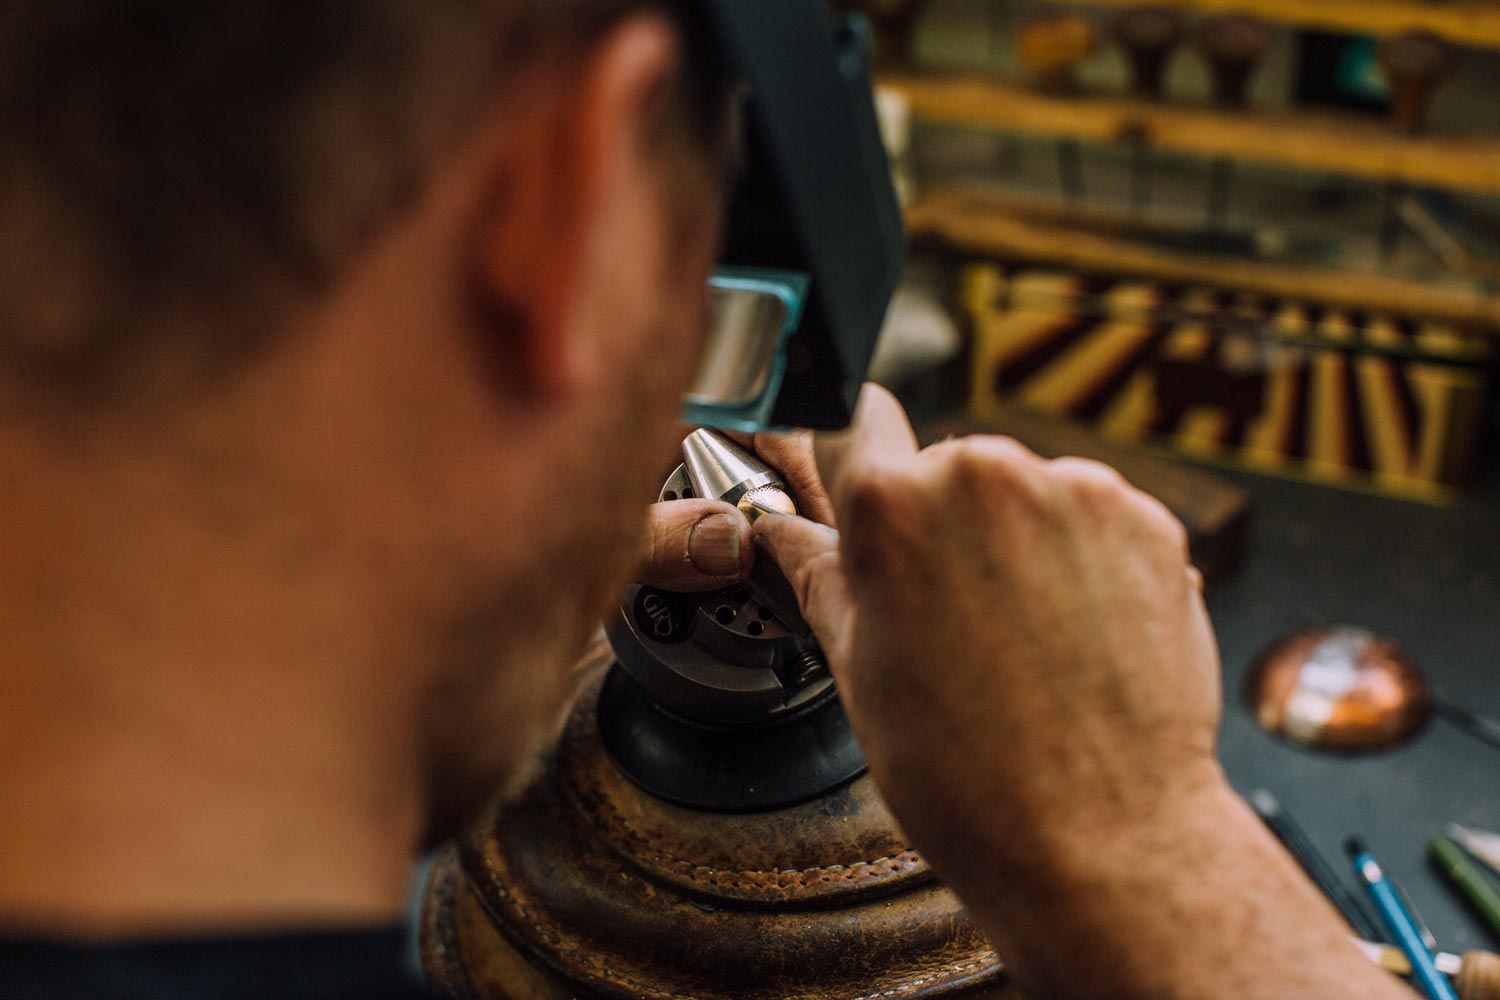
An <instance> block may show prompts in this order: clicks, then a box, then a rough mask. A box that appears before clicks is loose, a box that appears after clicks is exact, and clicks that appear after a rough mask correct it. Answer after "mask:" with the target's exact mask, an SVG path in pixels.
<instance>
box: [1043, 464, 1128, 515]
mask: <svg viewBox="0 0 1500 1000" xmlns="http://www.w3.org/2000/svg"><path fill="white" fill-rule="evenodd" d="M1048 471H1049V473H1050V474H1051V475H1052V477H1053V479H1054V480H1055V481H1056V482H1057V483H1058V484H1059V485H1060V486H1061V487H1062V488H1063V489H1065V490H1066V491H1067V492H1068V494H1069V495H1070V496H1071V497H1073V498H1074V499H1076V500H1079V501H1083V502H1085V503H1089V504H1092V505H1103V506H1113V505H1118V504H1123V503H1125V502H1126V500H1127V499H1128V498H1129V497H1130V496H1131V495H1132V494H1134V493H1135V492H1136V489H1135V487H1133V486H1131V485H1130V484H1129V483H1128V482H1126V481H1125V477H1124V476H1122V475H1120V473H1119V471H1118V470H1117V469H1114V468H1112V467H1110V466H1108V465H1105V464H1104V463H1103V462H1095V461H1093V460H1092V459H1087V458H1059V459H1056V460H1054V461H1053V462H1052V463H1051V464H1050V466H1049V468H1048Z"/></svg>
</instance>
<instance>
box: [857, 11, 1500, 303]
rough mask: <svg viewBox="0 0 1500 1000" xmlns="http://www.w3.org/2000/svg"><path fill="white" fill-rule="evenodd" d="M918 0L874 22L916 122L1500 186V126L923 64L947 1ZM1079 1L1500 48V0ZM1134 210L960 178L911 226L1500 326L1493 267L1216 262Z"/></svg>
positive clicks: (1085, 264) (915, 201)
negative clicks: (1434, 126)
mask: <svg viewBox="0 0 1500 1000" xmlns="http://www.w3.org/2000/svg"><path fill="white" fill-rule="evenodd" d="M995 2H1004V0H995ZM877 6H878V5H877ZM885 6H886V7H887V8H890V7H892V6H897V7H899V6H902V5H900V4H895V5H892V4H889V3H887V4H886V5H885ZM905 6H906V7H907V8H908V13H907V16H906V17H905V18H904V19H902V18H897V19H895V20H894V21H892V20H890V19H888V20H887V21H886V22H885V23H884V24H882V22H881V20H880V18H879V16H877V17H876V22H877V28H880V27H887V29H888V30H889V26H890V25H892V24H894V25H895V29H896V30H897V31H898V32H900V33H901V34H903V35H904V37H898V38H895V39H894V40H893V39H891V38H889V37H887V38H885V39H882V42H883V46H882V47H883V51H884V52H885V54H886V55H887V56H888V57H889V56H891V55H892V54H894V56H895V58H894V59H890V58H887V59H886V60H884V61H883V63H882V72H881V73H880V84H881V86H882V87H883V88H886V89H888V90H890V91H892V92H894V93H896V94H899V95H900V97H901V98H902V99H904V102H905V104H906V106H907V107H908V108H909V111H910V114H911V116H912V118H913V120H914V121H915V122H916V123H919V124H921V123H927V124H939V125H945V126H958V127H961V128H967V129H973V130H981V131H985V132H990V133H994V134H996V135H997V136H1000V135H1010V136H1025V137H1030V138H1033V139H1046V140H1050V141H1056V142H1057V143H1058V144H1059V145H1060V146H1062V145H1064V144H1068V143H1076V142H1083V143H1090V144H1115V145H1119V146H1129V147H1132V148H1133V149H1135V150H1137V151H1139V152H1140V153H1141V154H1144V155H1157V154H1163V153H1164V154H1174V155H1179V156H1190V157H1199V158H1202V159H1204V160H1210V159H1221V160H1233V161H1235V162H1239V163H1255V164H1266V165H1271V166H1277V167H1285V168H1292V169H1295V170H1301V171H1308V172H1314V173H1321V174H1325V175H1341V176H1346V177H1352V178H1359V179H1362V180H1364V181H1366V182H1374V183H1376V184H1384V185H1390V186H1391V187H1392V188H1395V187H1396V186H1398V185H1399V186H1402V187H1403V188H1411V187H1425V188H1438V189H1445V190H1449V191H1456V192H1472V193H1475V194H1480V195H1486V196H1500V132H1494V133H1485V132H1479V131H1468V132H1460V133H1455V132H1452V131H1448V130H1438V131H1420V130H1418V131H1402V130H1400V129H1397V128H1395V127H1393V126H1392V124H1391V123H1390V122H1389V121H1388V120H1380V119H1373V118H1371V117H1368V116H1364V115H1359V114H1356V113H1352V112H1339V111H1334V110H1328V111H1324V110H1315V111H1314V110H1307V111H1300V110H1299V111H1296V112H1293V111H1289V110H1259V109H1255V108H1238V109H1227V108H1224V107H1221V106H1216V105H1214V104H1212V103H1209V102H1207V101H1202V102H1195V101H1185V100H1181V99H1178V98H1175V97H1169V98H1168V99H1166V100H1160V101H1158V100H1151V99H1147V98H1145V97H1141V96H1134V95H1129V94H1122V93H1100V92H1097V91H1091V90H1088V89H1086V88H1078V89H1074V90H1071V91H1068V92H1065V93H1059V92H1056V91H1055V90H1053V89H1048V88H1045V87H1042V86H1038V85H1036V84H1035V81H1034V80H1021V79H1017V78H1007V77H1005V76H1002V75H1000V74H999V73H997V72H994V71H989V70H974V69H946V68H932V67H924V66H922V65H920V64H914V63H913V62H912V61H911V60H910V59H908V58H906V54H907V53H910V52H911V51H912V50H913V46H912V45H911V37H912V33H913V32H920V31H921V29H922V19H923V17H924V16H931V14H932V13H934V11H935V10H936V7H935V6H934V7H929V6H928V5H925V4H922V3H917V4H907V5H905ZM1073 6H1075V7H1077V6H1081V7H1084V8H1099V9H1102V10H1103V11H1105V16H1106V17H1108V16H1111V15H1118V14H1119V13H1120V12H1122V11H1125V10H1128V9H1131V8H1139V7H1148V6H1149V7H1158V8H1160V7H1169V8H1171V9H1173V10H1175V11H1178V12H1180V14H1181V15H1182V16H1183V17H1184V18H1187V19H1193V18H1198V17H1202V16H1207V15H1217V14H1224V13H1237V14H1246V15H1250V16H1253V17H1255V18H1258V19H1260V20H1262V21H1265V22H1270V23H1272V24H1274V25H1278V26H1282V27H1290V28H1299V29H1316V30H1336V31H1342V32H1351V33H1360V34H1366V35H1371V36H1375V37H1390V36H1395V35H1399V34H1401V33H1404V32H1412V31H1421V32H1426V33H1429V34H1431V35H1433V36H1437V37H1439V38H1441V39H1443V40H1444V41H1446V42H1448V43H1450V44H1452V45H1456V46H1468V47H1481V48H1494V49H1500V4H1497V3H1494V2H1492V0H1359V2H1357V3H1356V2H1347V0H1177V2H1175V3H1165V4H1163V3H1160V2H1157V3H1144V2H1142V0H1085V2H1083V3H1082V4H1074V5H1073ZM913 10H914V11H915V16H913V13H912V11H913ZM1102 44H1109V43H1108V42H1104V43H1102ZM1127 214H1128V213H1125V212H1122V211H1117V210H1114V209H1112V208H1111V207H1109V206H1103V205H1099V204H1095V203H1089V204H1071V205H1068V206H1066V207H1065V209H1064V210H1058V208H1057V206H1055V205H1045V204H1039V203H1038V202H1037V200H1036V199H1024V198H1017V197H1015V196H1013V195H1010V196H1008V195H1007V194H1006V193H1005V192H1004V191H998V190H996V189H995V188H994V187H993V186H980V185H973V184H967V185H966V184H963V183H952V182H948V183H939V184H936V185H929V186H920V185H919V187H918V189H917V193H916V194H915V196H914V197H913V198H912V199H911V200H910V201H909V203H908V223H909V228H910V231H911V234H912V236H913V239H914V240H915V241H916V242H917V243H918V244H919V245H922V244H935V245H938V246H943V247H948V248H952V249H955V250H957V251H959V252H970V253H976V254H982V255H989V256H1003V257H1005V258H1008V259H1012V260H1036V261H1040V262H1045V263H1047V264H1049V265H1060V266H1064V267H1072V268H1077V269H1080V270H1092V269H1109V270H1111V271H1115V272H1120V271H1124V272H1127V273H1133V274H1137V275H1140V276H1142V277H1148V278H1153V279H1157V280H1184V281H1211V282H1216V283H1222V284H1225V285H1226V286H1228V287H1232V288H1241V289H1246V290H1261V291H1265V292H1267V293H1269V294H1276V295H1298V296H1307V295H1325V296H1332V298H1333V299H1334V300H1336V301H1339V300H1342V301H1346V302H1348V303H1349V304H1351V305H1353V304H1359V305H1361V306H1366V307H1372V308H1377V309H1382V310H1389V311H1392V312H1397V313H1401V314H1405V315H1413V316H1418V317H1422V318H1432V319H1440V320H1443V321H1445V322H1448V323H1452V324H1455V325H1458V326H1463V327H1467V328H1473V329H1475V330H1480V331H1485V332H1493V331H1500V294H1497V293H1496V287H1497V281H1496V280H1495V279H1496V277H1497V275H1496V274H1495V273H1494V272H1493V271H1491V272H1490V273H1486V274H1483V275H1479V276H1476V275H1474V274H1465V275H1451V276H1444V280H1439V281H1432V280H1424V279H1419V278H1413V277H1409V276H1406V275H1403V274H1399V273H1391V272H1389V271H1387V272H1385V273H1378V272H1370V271H1351V270H1349V269H1345V268H1339V267H1317V266H1312V267H1310V266H1306V265H1304V264H1300V263H1299V264H1297V265H1295V266H1287V265H1284V264H1278V263H1276V262H1267V261H1261V260H1253V259H1242V260H1233V259H1225V258H1223V257H1219V258H1217V259H1216V258H1215V257H1214V256H1212V255H1203V254H1198V253H1193V252H1182V251H1180V250H1172V249H1164V248H1163V247H1162V246H1161V245H1160V244H1153V243H1151V242H1150V241H1142V240H1140V239H1137V238H1135V236H1136V235H1137V234H1135V233H1133V232H1132V227H1131V225H1129V222H1130V219H1128V218H1127V217H1126V216H1127Z"/></svg>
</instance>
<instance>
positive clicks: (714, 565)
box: [688, 514, 740, 576]
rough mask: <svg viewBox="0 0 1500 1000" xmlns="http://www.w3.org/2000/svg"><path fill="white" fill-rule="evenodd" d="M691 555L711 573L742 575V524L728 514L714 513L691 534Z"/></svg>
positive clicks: (701, 568) (706, 571) (701, 570)
mask: <svg viewBox="0 0 1500 1000" xmlns="http://www.w3.org/2000/svg"><path fill="white" fill-rule="evenodd" d="M688 559H689V560H690V561H691V562H692V564H693V565H694V566H695V567H697V569H698V572H700V573H706V574H708V575H709V576H738V575H739V572H740V526H739V522H738V521H736V520H735V519H734V518H732V517H730V516H729V515H728V514H712V515H710V516H708V517H705V518H704V519H703V520H701V521H699V522H698V523H697V524H695V525H693V530H692V531H691V532H690V533H689V534H688Z"/></svg>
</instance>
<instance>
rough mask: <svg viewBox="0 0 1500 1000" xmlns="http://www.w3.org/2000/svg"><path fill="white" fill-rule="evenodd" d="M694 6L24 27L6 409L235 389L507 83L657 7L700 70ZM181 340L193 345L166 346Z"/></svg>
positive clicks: (629, 2)
mask: <svg viewBox="0 0 1500 1000" xmlns="http://www.w3.org/2000/svg"><path fill="white" fill-rule="evenodd" d="M691 7H692V5H691V4H688V3H682V4H678V3H676V2H674V0H442V2H419V0H367V2H360V3H350V2H347V0H343V2H341V0H253V2H252V0H231V2H219V3H203V2H199V0H148V2H144V3H143V2H139V0H22V2H20V3H18V4H10V5H7V7H6V9H5V10H4V11H3V12H0V51H3V57H0V135H4V136H5V141H4V142H3V143H0V404H3V403H7V402H9V401H10V400H11V399H12V398H13V397H15V396H17V395H18V394H19V395H20V396H21V397H23V398H33V399H34V398H36V397H37V396H38V393H40V394H41V398H43V399H44V400H50V399H53V398H54V397H56V396H59V395H66V396H67V397H68V398H69V399H70V400H71V401H72V402H88V403H98V402H101V401H105V400H109V399H111V398H113V397H115V396H118V395H119V394H120V392H121V390H122V388H124V387H125V386H127V385H128V383H129V380H130V378H131V372H132V371H134V370H136V369H138V368H140V367H141V366H143V365H147V364H151V363H153V362H155V361H157V360H159V359H160V356H161V355H162V354H163V353H167V354H169V355H171V356H172V357H173V359H174V361H173V366H174V367H178V368H182V367H186V368H188V369H190V370H192V371H194V372H210V373H211V372H215V371H219V372H222V371H224V370H226V369H227V368H229V367H231V366H232V365H233V364H234V363H235V362H236V361H237V360H239V359H241V358H243V357H245V356H246V355H247V354H251V353H253V352H255V351H257V350H258V349H260V348H262V347H263V346H265V344H266V343H267V342H268V341H269V340H271V339H272V334H273V333H274V331H275V330H276V328H277V326H278V319H279V318H280V316H281V315H282V313H283V312H284V311H285V310H286V309H287V308H288V307H289V306H291V305H294V304H295V303H297V302H298V301H300V300H302V299H305V298H306V297H308V296H316V295H317V294H318V292H319V291H320V290H322V289H325V288H326V287H327V286H328V285H329V284H330V283H331V281H332V280H333V279H334V278H335V277H336V276H337V274H338V273H339V271H340V268H341V267H342V266H343V265H344V264H345V262H346V261H347V260H348V259H349V258H350V257H351V256H353V255H355V254H356V253H358V251H359V250H360V248H361V247H362V246H363V245H364V244H365V243H366V242H367V241H368V240H369V239H370V238H371V236H372V234H374V233H375V232H376V231H378V230H380V229H381V227H382V226H383V225H385V224H386V222H387V221H388V220H389V219H390V218H391V217H392V216H393V215H394V214H395V213H397V212H398V211H399V209H400V207H401V206H402V205H403V203H404V202H406V201H407V200H408V199H410V198H411V197H412V196H413V194H414V193H415V192H416V191H418V190H419V189H420V188H421V187H422V185H423V184H424V181H425V180H426V179H427V178H428V176H429V174H430V173H431V171H432V170H433V168H434V166H435V165H436V164H438V163H439V162H440V161H441V159H442V157H443V155H444V153H445V151H446V150H449V149H451V147H452V146H453V144H454V143H455V141H456V140H457V139H458V138H460V137H461V136H462V134H463V132H464V129H465V127H466V125H468V124H469V123H470V122H471V121H472V119H473V117H474V116H475V115H476V114H477V113H478V112H479V111H480V109H481V108H482V106H483V104H484V103H485V100H486V98H487V97H489V96H490V95H492V94H493V93H494V92H495V90H496V88H497V87H500V86H502V85H503V82H504V81H505V80H506V79H507V78H508V77H509V76H512V75H514V74H515V73H517V72H518V71H519V70H521V69H524V68H525V66H526V65H527V64H528V63H529V62H530V61H532V60H533V59H535V58H536V57H537V55H538V54H539V53H544V52H549V51H566V50H567V49H568V48H569V47H575V48H576V47H578V46H580V45H586V44H587V42H588V41H589V40H590V39H591V38H593V37H597V36H599V35H601V34H602V33H603V32H605V31H606V30H607V29H608V28H609V27H610V26H611V25H612V24H615V23H617V22H618V21H619V20H620V19H621V18H623V17H624V16H626V15H628V14H630V13H632V12H637V11H640V10H642V9H650V8H660V9H664V10H668V11H669V12H670V13H671V14H672V16H673V17H674V19H675V20H676V21H677V22H678V24H679V26H682V27H684V28H685V29H686V33H687V37H686V39H685V44H684V52H685V54H686V55H687V57H688V58H689V60H691V59H692V58H693V57H694V56H695V55H697V54H698V53H700V51H701V49H702V48H703V47H704V46H702V44H701V39H700V38H697V37H694V35H695V32H696V31H697V30H698V23H697V15H696V14H695V13H694V12H693V10H692V9H691ZM689 75H691V71H690V73H689ZM681 89H682V94H681V95H679V97H680V100H679V101H678V103H679V104H680V105H684V106H683V107H682V108H681V110H682V113H683V115H684V116H685V120H687V121H689V122H690V123H691V125H692V127H693V128H694V129H696V130H699V131H702V130H703V129H706V128H707V127H708V122H709V120H710V118H711V117H712V115H713V114H714V110H715V109H713V108H710V107H708V106H707V101H708V98H707V97H703V96H701V95H702V94H703V93H704V91H705V88H702V87H698V86H693V85H687V86H684V87H682V88H681ZM205 318H207V319H208V320H209V321H210V322H208V323H206V324H205V323H204V322H203V320H204V319H205ZM178 327H191V328H192V329H193V336H192V337H191V338H188V339H186V340H183V339H181V338H179V339H175V340H174V339H172V331H173V330H174V329H176V328H178ZM205 329H211V333H208V334H205V333H204V331H205Z"/></svg>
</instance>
